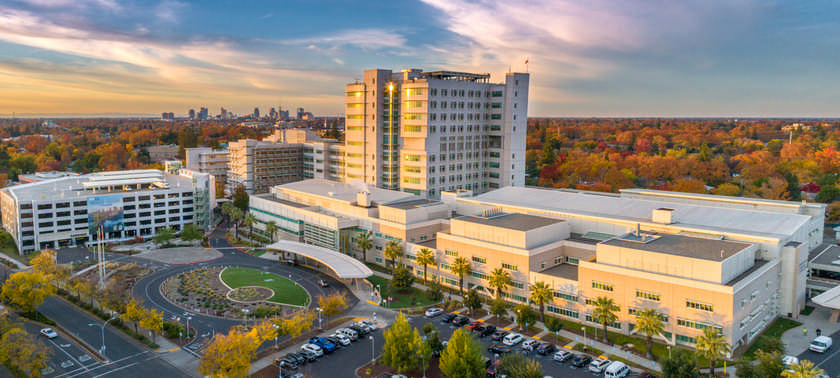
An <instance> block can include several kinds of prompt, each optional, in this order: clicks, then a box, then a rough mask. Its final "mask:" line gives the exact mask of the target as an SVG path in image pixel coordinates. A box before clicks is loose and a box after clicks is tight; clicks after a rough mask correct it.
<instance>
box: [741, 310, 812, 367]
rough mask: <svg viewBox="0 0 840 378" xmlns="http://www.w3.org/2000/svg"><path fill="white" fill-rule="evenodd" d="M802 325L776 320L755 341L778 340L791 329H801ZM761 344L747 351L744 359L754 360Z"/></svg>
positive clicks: (793, 321) (791, 321)
mask: <svg viewBox="0 0 840 378" xmlns="http://www.w3.org/2000/svg"><path fill="white" fill-rule="evenodd" d="M801 325H802V323H800V322H797V321H796V320H790V319H785V318H778V319H776V321H775V322H773V324H771V325H770V326H769V327H767V329H765V330H764V332H762V333H761V334H760V335H758V337H756V338H755V340H756V341H758V340H760V339H761V338H762V337H764V336H767V337H772V338H775V339H778V338H781V337H782V334H783V333H784V332H785V331H787V330H789V329H791V328H796V327H799V326H801ZM760 344H761V343H759V342H754V343H753V344H752V345H750V348H749V349H747V351H746V352H744V358H747V359H750V358H752V357H753V356H754V355H755V352H756V351H757V350H758V347H759V346H760Z"/></svg>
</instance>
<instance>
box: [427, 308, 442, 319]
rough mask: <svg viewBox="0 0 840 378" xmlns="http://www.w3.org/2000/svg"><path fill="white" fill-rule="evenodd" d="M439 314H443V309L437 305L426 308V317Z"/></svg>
mask: <svg viewBox="0 0 840 378" xmlns="http://www.w3.org/2000/svg"><path fill="white" fill-rule="evenodd" d="M440 314H443V310H442V309H440V308H437V307H432V308H430V309H428V310H426V317H427V318H434V317H435V316H439V315H440Z"/></svg>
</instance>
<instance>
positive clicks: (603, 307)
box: [592, 297, 618, 342]
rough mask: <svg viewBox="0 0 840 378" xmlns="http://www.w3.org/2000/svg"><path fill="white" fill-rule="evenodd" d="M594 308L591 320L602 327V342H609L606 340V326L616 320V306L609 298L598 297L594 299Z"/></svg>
mask: <svg viewBox="0 0 840 378" xmlns="http://www.w3.org/2000/svg"><path fill="white" fill-rule="evenodd" d="M594 306H595V309H593V310H592V319H593V320H595V321H596V322H598V323H600V324H601V325H602V326H603V327H604V341H605V342H609V339H607V325H609V324H612V323H615V322H616V321H617V320H618V315H616V311H617V310H618V306H617V305H616V304H615V301H614V300H613V299H612V298H609V297H598V298H597V299H595V304H594Z"/></svg>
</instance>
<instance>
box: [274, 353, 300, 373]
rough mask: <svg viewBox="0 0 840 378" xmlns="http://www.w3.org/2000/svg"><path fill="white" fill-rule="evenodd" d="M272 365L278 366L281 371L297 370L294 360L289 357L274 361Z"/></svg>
mask: <svg viewBox="0 0 840 378" xmlns="http://www.w3.org/2000/svg"><path fill="white" fill-rule="evenodd" d="M274 364H275V365H277V366H279V367H280V368H281V369H283V370H295V369H297V368H298V365H297V362H295V359H294V358H291V357H289V356H284V357H281V358H278V359H276V360H274Z"/></svg>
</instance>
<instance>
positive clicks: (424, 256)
mask: <svg viewBox="0 0 840 378" xmlns="http://www.w3.org/2000/svg"><path fill="white" fill-rule="evenodd" d="M417 265H422V266H423V283H424V284H428V283H427V282H426V270H427V269H428V268H429V265H435V253H434V252H433V251H432V250H431V249H428V248H421V249H420V250H419V251H417Z"/></svg>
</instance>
